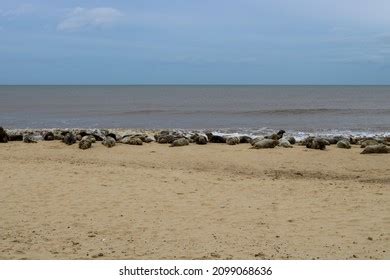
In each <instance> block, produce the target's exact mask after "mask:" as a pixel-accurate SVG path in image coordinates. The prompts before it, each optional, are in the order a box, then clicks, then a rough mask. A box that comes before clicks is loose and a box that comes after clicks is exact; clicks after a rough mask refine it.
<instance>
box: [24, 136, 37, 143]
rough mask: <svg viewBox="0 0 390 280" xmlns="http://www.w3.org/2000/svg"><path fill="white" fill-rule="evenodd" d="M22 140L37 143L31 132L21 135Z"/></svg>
mask: <svg viewBox="0 0 390 280" xmlns="http://www.w3.org/2000/svg"><path fill="white" fill-rule="evenodd" d="M23 142H24V143H37V141H36V140H35V139H34V135H32V134H25V135H23Z"/></svg>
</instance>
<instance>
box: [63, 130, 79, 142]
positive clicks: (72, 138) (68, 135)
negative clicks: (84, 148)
mask: <svg viewBox="0 0 390 280" xmlns="http://www.w3.org/2000/svg"><path fill="white" fill-rule="evenodd" d="M62 142H64V143H65V144H66V145H73V144H74V143H76V136H74V134H73V133H71V132H68V133H66V134H65V136H64V139H62Z"/></svg>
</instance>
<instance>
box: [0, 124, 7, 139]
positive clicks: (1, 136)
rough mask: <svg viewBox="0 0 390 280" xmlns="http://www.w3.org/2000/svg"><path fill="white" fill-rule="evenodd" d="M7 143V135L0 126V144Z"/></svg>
mask: <svg viewBox="0 0 390 280" xmlns="http://www.w3.org/2000/svg"><path fill="white" fill-rule="evenodd" d="M7 142H8V134H7V132H6V131H5V130H4V128H2V127H1V126H0V143H7Z"/></svg>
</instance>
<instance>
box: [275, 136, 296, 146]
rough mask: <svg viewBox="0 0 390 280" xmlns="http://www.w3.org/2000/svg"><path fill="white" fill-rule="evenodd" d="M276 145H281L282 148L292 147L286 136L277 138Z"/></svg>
mask: <svg viewBox="0 0 390 280" xmlns="http://www.w3.org/2000/svg"><path fill="white" fill-rule="evenodd" d="M278 146H279V147H283V148H292V147H293V145H291V143H290V142H289V141H288V140H287V139H286V138H281V139H280V140H279V144H278Z"/></svg>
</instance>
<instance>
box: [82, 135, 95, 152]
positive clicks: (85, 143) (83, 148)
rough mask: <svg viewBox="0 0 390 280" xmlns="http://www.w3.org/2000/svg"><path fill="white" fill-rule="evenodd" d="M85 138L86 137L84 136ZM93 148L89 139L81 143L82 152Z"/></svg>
mask: <svg viewBox="0 0 390 280" xmlns="http://www.w3.org/2000/svg"><path fill="white" fill-rule="evenodd" d="M84 137H85V136H84ZM91 147H92V142H91V141H90V140H89V139H88V138H83V139H81V141H80V142H79V148H80V149H81V150H86V149H89V148H91Z"/></svg>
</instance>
